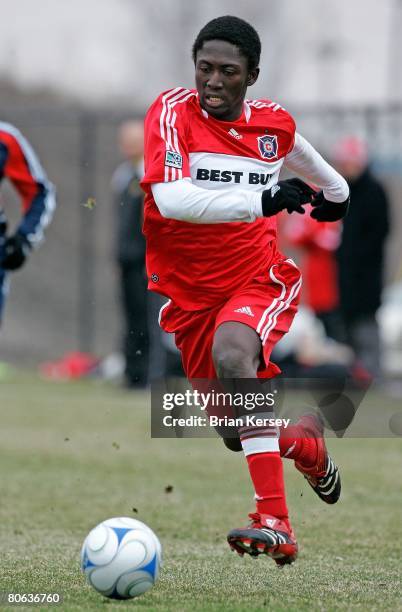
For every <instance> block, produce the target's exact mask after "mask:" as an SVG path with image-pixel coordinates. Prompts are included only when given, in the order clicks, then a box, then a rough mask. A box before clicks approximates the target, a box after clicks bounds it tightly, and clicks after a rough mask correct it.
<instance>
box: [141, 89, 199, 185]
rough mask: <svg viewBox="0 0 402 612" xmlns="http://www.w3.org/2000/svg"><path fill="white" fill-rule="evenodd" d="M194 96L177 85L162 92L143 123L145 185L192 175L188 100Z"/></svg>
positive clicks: (143, 183) (142, 182)
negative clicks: (189, 153)
mask: <svg viewBox="0 0 402 612" xmlns="http://www.w3.org/2000/svg"><path fill="white" fill-rule="evenodd" d="M193 96H194V93H192V92H191V91H190V90H188V89H184V88H182V87H178V88H176V89H173V90H170V91H168V92H164V93H163V94H161V95H160V96H159V97H158V98H157V100H156V101H155V102H154V103H153V104H152V106H151V107H150V108H149V110H148V113H147V115H146V117H145V126H144V131H145V134H144V147H145V150H144V161H145V174H144V177H143V179H142V181H141V185H142V186H143V187H144V188H145V187H146V186H147V185H148V186H149V185H150V184H152V183H167V182H170V181H176V180H179V179H183V178H188V177H190V176H191V175H190V164H189V155H188V143H187V133H188V129H187V125H188V109H187V105H186V102H187V100H188V99H190V98H191V97H193Z"/></svg>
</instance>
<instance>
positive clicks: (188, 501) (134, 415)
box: [0, 375, 402, 612]
mask: <svg viewBox="0 0 402 612" xmlns="http://www.w3.org/2000/svg"><path fill="white" fill-rule="evenodd" d="M148 404H149V398H148V397H147V395H146V394H145V393H144V394H129V393H125V392H123V391H119V390H116V389H113V388H111V387H108V386H104V385H99V384H96V383H94V382H85V383H76V384H64V383H62V384H49V383H44V382H41V381H39V380H36V379H35V378H33V377H30V376H28V375H26V376H22V375H18V376H16V378H15V379H14V380H12V379H11V380H8V381H2V382H0V466H1V480H0V484H1V488H0V542H1V558H0V591H17V592H59V593H61V594H62V595H63V597H64V602H63V604H62V605H60V606H59V607H58V609H62V610H97V609H99V610H109V609H112V608H116V609H120V610H134V609H139V610H151V611H154V610H155V611H162V610H169V611H173V610H175V611H176V610H179V611H187V610H191V611H194V612H197V611H201V610H205V611H206V610H225V611H240V610H242V611H257V610H273V611H275V612H277V611H282V610H283V611H285V610H286V611H290V610H292V611H293V610H295V611H296V610H309V611H311V610H348V611H349V610H364V611H366V610H376V611H377V610H390V609H392V610H402V599H401V597H402V590H401V556H402V554H401V552H402V551H401V541H402V521H401V499H402V484H401V480H402V479H401V472H402V441H401V440H398V439H388V440H379V439H377V440H374V439H372V440H330V443H329V445H330V448H331V450H332V452H333V455H334V457H335V458H336V460H337V461H338V463H339V464H340V465H341V467H342V475H343V486H344V493H343V496H342V500H341V502H340V503H339V504H338V505H337V506H334V507H327V506H325V505H324V504H322V503H321V502H320V501H319V500H318V498H316V496H315V495H314V494H313V492H312V491H311V490H310V489H309V488H308V487H307V485H306V484H305V483H304V481H303V478H302V477H301V475H300V474H299V473H298V472H296V470H295V469H294V467H293V465H292V462H286V482H287V492H288V500H289V506H290V509H291V516H292V519H293V524H294V527H295V530H296V533H297V536H298V540H299V543H300V547H301V552H300V556H299V559H298V561H297V563H295V564H294V565H292V566H289V567H286V568H285V569H284V570H279V569H277V568H276V566H275V564H274V563H273V562H272V561H271V560H269V559H266V558H259V559H258V560H253V559H251V558H249V557H247V558H243V559H241V558H240V557H238V556H237V555H235V554H232V553H231V552H230V550H229V548H228V546H227V544H226V541H225V538H226V532H227V531H228V529H230V528H232V527H235V526H239V525H242V524H244V522H245V519H246V517H247V513H248V512H249V511H250V510H252V508H253V504H252V490H251V486H250V482H249V478H248V474H247V470H246V466H245V462H244V459H242V457H241V454H234V453H230V452H229V451H227V450H226V449H224V447H223V444H222V443H221V442H220V441H219V440H213V439H203V440H151V439H150V437H149V406H148ZM379 408H380V409H381V407H379ZM166 487H168V489H166ZM170 487H173V489H172V490H170ZM169 491H170V492H169ZM124 515H126V516H132V517H135V518H139V519H140V520H144V521H145V522H147V523H148V524H149V525H150V526H151V527H152V528H153V529H154V530H155V532H156V533H157V534H158V536H159V537H160V540H161V542H162V545H163V549H164V567H163V569H162V573H161V577H160V580H159V582H158V583H157V585H156V586H155V588H154V589H152V590H151V591H150V592H149V593H147V594H146V595H144V596H143V597H141V598H139V599H138V600H134V601H130V602H111V601H108V600H105V599H103V598H102V597H101V596H100V595H98V594H97V593H96V592H95V591H93V590H92V589H91V588H90V587H89V586H88V585H87V584H86V582H85V580H84V578H83V576H82V574H81V572H80V567H79V552H80V548H81V544H82V541H83V538H84V537H85V535H86V534H87V532H88V531H89V530H90V529H91V528H92V527H93V526H94V525H96V524H97V523H98V522H100V521H101V520H103V519H105V518H109V517H112V516H124ZM36 609H38V608H36Z"/></svg>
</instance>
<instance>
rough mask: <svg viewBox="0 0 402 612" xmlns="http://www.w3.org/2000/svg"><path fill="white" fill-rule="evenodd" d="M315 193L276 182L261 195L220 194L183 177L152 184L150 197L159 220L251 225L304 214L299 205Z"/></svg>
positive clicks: (297, 185) (296, 184)
mask: <svg viewBox="0 0 402 612" xmlns="http://www.w3.org/2000/svg"><path fill="white" fill-rule="evenodd" d="M314 193H315V191H314V190H313V189H311V188H310V187H309V186H308V185H306V184H305V183H303V181H301V180H300V179H290V180H287V181H280V182H279V183H277V184H276V185H274V186H273V187H271V189H266V190H265V191H263V192H262V194H261V193H256V192H254V191H247V190H246V189H237V190H230V191H227V192H222V191H219V190H214V189H203V188H202V187H198V186H197V185H194V184H193V183H192V182H191V179H190V178H185V179H181V180H177V181H174V182H169V183H154V184H153V185H152V194H153V196H154V200H155V202H156V205H157V206H158V208H159V212H160V213H161V215H162V216H163V217H166V218H168V219H176V220H178V221H187V222H188V223H229V222H235V221H243V222H246V223H251V222H253V221H255V220H256V219H257V218H258V217H271V216H273V215H276V214H278V213H279V212H281V211H282V210H287V211H288V212H289V213H292V212H298V213H300V214H303V213H304V209H303V205H304V204H307V202H310V201H311V198H312V196H313V194H314Z"/></svg>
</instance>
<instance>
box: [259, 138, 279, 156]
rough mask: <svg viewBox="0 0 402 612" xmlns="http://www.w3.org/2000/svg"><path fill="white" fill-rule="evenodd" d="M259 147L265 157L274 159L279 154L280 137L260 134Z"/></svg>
mask: <svg viewBox="0 0 402 612" xmlns="http://www.w3.org/2000/svg"><path fill="white" fill-rule="evenodd" d="M257 140H258V148H259V150H260V153H261V156H262V157H264V159H274V157H277V155H278V139H277V137H276V136H270V135H269V134H267V135H266V136H258V137H257Z"/></svg>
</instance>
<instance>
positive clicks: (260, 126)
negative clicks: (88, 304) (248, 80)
mask: <svg viewBox="0 0 402 612" xmlns="http://www.w3.org/2000/svg"><path fill="white" fill-rule="evenodd" d="M294 136H295V123H294V121H293V119H292V117H291V116H290V115H289V113H287V112H286V111H285V110H284V109H283V108H282V107H281V106H280V105H279V104H276V103H275V102H271V101H270V100H266V99H263V100H253V101H251V100H247V101H245V103H244V109H243V113H242V115H241V117H240V118H239V119H238V120H236V121H220V120H217V119H214V118H213V117H211V116H210V115H208V113H207V112H206V111H205V110H204V109H202V108H201V106H200V104H199V101H198V94H197V92H196V91H195V90H189V89H184V88H182V87H177V88H176V89H173V90H170V91H167V92H164V93H162V94H161V95H160V96H159V97H158V98H157V99H156V101H155V102H154V103H153V104H152V106H151V107H150V109H149V110H148V113H147V116H146V119H145V175H144V178H143V181H142V183H141V184H142V186H143V189H144V191H145V194H146V195H145V210H144V233H145V236H146V239H147V256H146V258H147V273H148V278H149V289H151V290H153V291H157V292H158V293H161V294H162V295H165V296H167V297H169V298H171V299H172V300H173V302H175V303H176V304H177V305H178V306H179V307H180V308H182V309H184V310H191V311H193V310H202V309H204V308H210V307H211V306H214V305H216V304H218V303H220V302H223V301H225V300H226V299H228V298H230V297H231V295H233V292H234V291H237V290H239V289H241V288H242V287H244V286H246V285H247V283H248V282H249V281H250V280H251V279H252V278H255V277H258V276H259V275H261V274H263V273H266V271H267V270H268V267H269V265H270V263H271V261H272V260H273V258H274V257H275V255H276V220H275V217H270V218H258V219H256V221H254V222H253V223H246V222H233V223H218V224H194V223H188V222H185V221H177V220H175V219H166V218H164V217H162V215H161V214H160V212H159V210H158V207H157V205H156V204H155V201H154V198H153V196H152V190H151V185H152V184H153V183H161V182H167V181H175V180H179V179H182V178H191V180H192V182H193V183H194V184H195V185H197V186H199V187H202V188H204V189H215V190H222V191H227V192H229V190H232V189H239V188H240V189H248V190H254V191H260V192H262V191H263V190H264V189H268V188H270V187H272V186H273V185H274V184H275V183H276V182H277V181H278V177H279V172H280V170H281V168H282V165H283V163H284V158H285V156H286V155H287V153H288V152H289V151H291V150H292V148H293V144H294Z"/></svg>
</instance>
